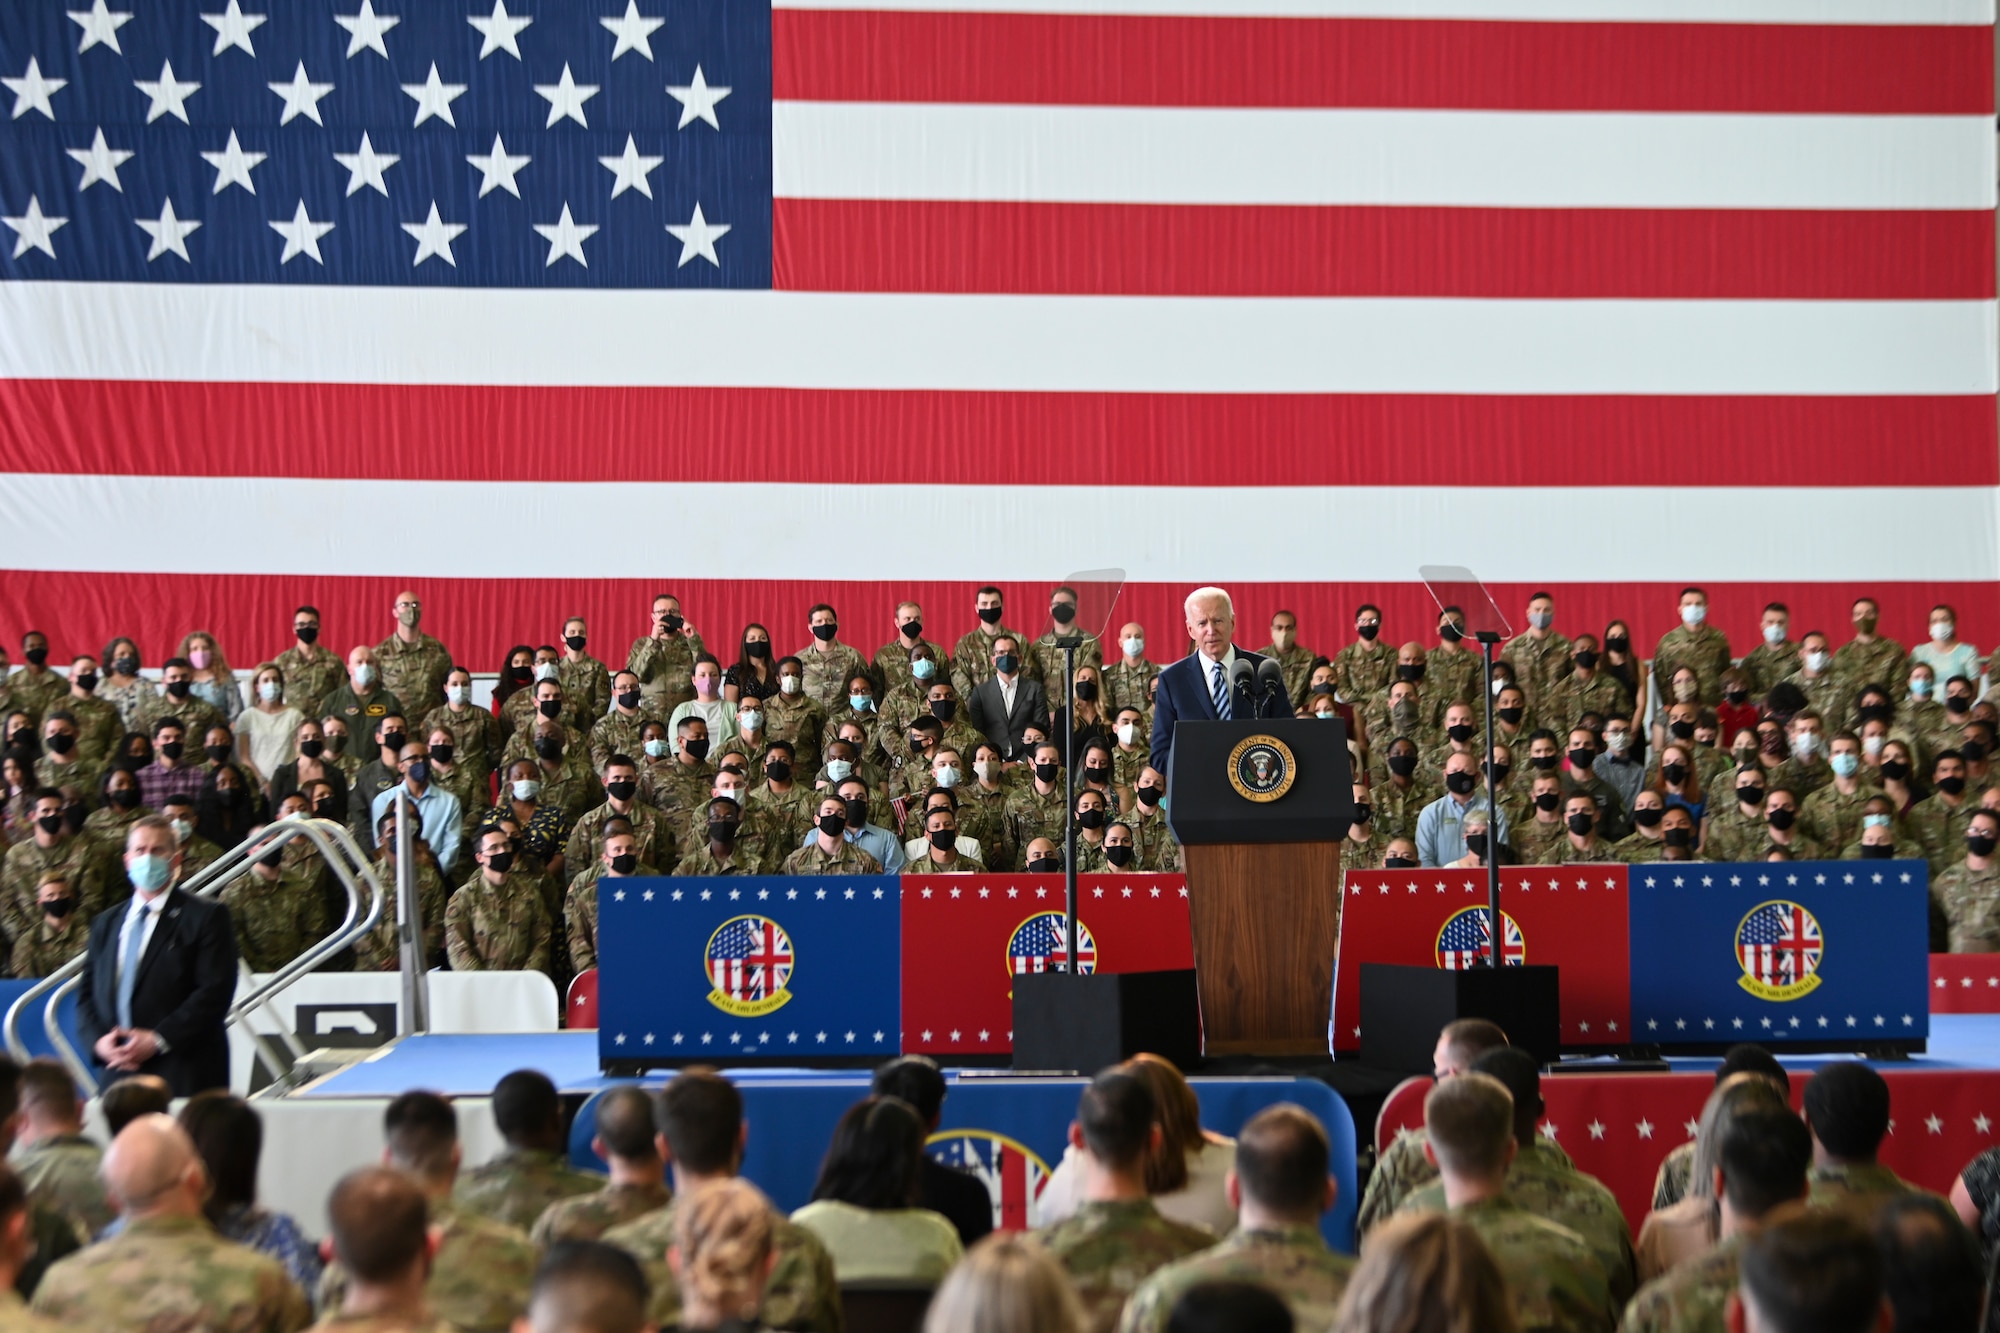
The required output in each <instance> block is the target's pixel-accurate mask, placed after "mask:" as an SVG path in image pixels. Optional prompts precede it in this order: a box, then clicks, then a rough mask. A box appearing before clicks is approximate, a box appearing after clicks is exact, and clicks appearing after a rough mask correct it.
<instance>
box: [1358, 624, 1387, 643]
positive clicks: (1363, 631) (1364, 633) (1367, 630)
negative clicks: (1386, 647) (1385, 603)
mask: <svg viewBox="0 0 2000 1333" xmlns="http://www.w3.org/2000/svg"><path fill="white" fill-rule="evenodd" d="M1354 632H1355V633H1356V634H1359V635H1360V636H1361V637H1362V638H1364V639H1366V640H1367V641H1368V642H1370V643H1373V642H1374V641H1375V636H1376V635H1378V634H1380V633H1381V632H1382V626H1381V625H1380V624H1375V625H1356V626H1355V627H1354Z"/></svg>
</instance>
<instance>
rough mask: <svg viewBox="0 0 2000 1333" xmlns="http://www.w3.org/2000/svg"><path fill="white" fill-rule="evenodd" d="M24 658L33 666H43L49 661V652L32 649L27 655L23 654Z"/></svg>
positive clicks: (41, 649)
mask: <svg viewBox="0 0 2000 1333" xmlns="http://www.w3.org/2000/svg"><path fill="white" fill-rule="evenodd" d="M23 656H24V657H26V658H27V659H28V661H29V662H30V663H31V664H33V665H35V666H41V665H42V664H43V663H45V662H47V661H48V660H49V650H48V649H46V648H30V649H28V651H27V652H26V653H24V654H23Z"/></svg>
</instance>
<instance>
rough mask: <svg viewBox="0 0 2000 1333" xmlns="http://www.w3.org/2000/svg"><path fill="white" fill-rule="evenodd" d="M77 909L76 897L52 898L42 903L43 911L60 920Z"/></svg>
mask: <svg viewBox="0 0 2000 1333" xmlns="http://www.w3.org/2000/svg"><path fill="white" fill-rule="evenodd" d="M75 910H76V899H74V898H51V899H49V900H48V901H47V902H45V903H43V904H42V911H43V912H44V913H45V914H47V915H49V916H52V917H54V918H55V919H56V920H58V921H61V920H63V919H65V918H66V917H68V916H69V914H70V913H71V912H74V911H75Z"/></svg>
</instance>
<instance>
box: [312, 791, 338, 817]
mask: <svg viewBox="0 0 2000 1333" xmlns="http://www.w3.org/2000/svg"><path fill="white" fill-rule="evenodd" d="M337 813H338V811H337V808H336V807H335V805H334V801H333V798H332V797H331V796H329V797H327V798H326V799H325V800H323V801H315V802H313V817H314V818H315V819H332V818H334V816H335V815H336V814H337Z"/></svg>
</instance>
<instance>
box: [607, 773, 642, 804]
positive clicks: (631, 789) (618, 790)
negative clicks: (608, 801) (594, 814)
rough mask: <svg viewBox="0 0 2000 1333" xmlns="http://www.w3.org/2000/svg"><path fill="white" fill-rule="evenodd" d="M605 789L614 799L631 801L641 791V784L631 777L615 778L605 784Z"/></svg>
mask: <svg viewBox="0 0 2000 1333" xmlns="http://www.w3.org/2000/svg"><path fill="white" fill-rule="evenodd" d="M604 790H605V791H606V792H607V793H609V794H610V796H611V798H612V799H613V800H618V801H629V800H631V799H632V798H633V797H634V796H636V795H638V793H639V784H638V783H636V782H634V781H633V780H632V779H631V778H613V779H612V780H611V781H609V782H607V783H605V784H604Z"/></svg>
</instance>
